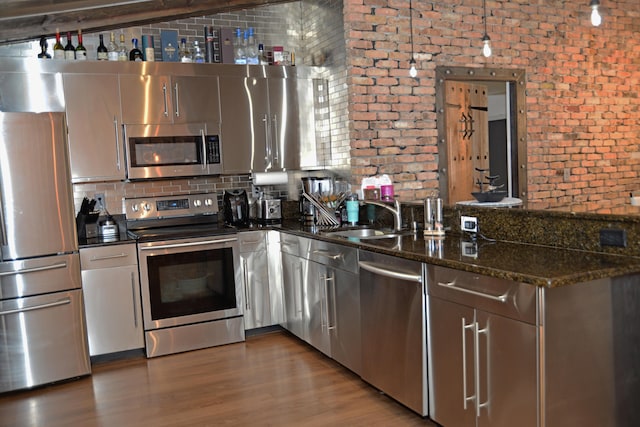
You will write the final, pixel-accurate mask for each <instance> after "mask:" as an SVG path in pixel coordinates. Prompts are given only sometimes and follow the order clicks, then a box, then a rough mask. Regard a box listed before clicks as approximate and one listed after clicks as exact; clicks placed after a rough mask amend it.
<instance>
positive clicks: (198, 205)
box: [193, 199, 202, 208]
mask: <svg viewBox="0 0 640 427" xmlns="http://www.w3.org/2000/svg"><path fill="white" fill-rule="evenodd" d="M193 206H195V207H196V208H199V207H200V206H202V201H200V199H195V200H194V201H193Z"/></svg>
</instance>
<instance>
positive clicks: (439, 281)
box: [427, 265, 537, 324]
mask: <svg viewBox="0 0 640 427" xmlns="http://www.w3.org/2000/svg"><path fill="white" fill-rule="evenodd" d="M427 270H428V279H427V289H428V293H429V295H430V296H433V297H438V298H442V299H445V300H449V301H452V302H457V303H459V304H463V305H467V306H469V307H475V308H478V309H480V310H484V311H487V312H489V313H495V314H498V315H501V316H505V317H509V318H511V319H516V320H521V321H524V322H528V323H531V324H535V323H536V307H537V292H536V291H537V287H536V286H533V285H528V284H526V283H519V282H514V281H511V280H506V279H499V278H495V277H490V276H483V275H480V274H474V273H469V272H466V271H460V270H455V269H452V268H446V267H438V266H433V265H430V266H428V268H427Z"/></svg>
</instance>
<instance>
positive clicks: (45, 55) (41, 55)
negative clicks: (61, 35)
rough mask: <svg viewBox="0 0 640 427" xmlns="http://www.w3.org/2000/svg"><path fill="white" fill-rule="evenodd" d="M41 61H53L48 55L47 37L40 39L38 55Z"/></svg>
mask: <svg viewBox="0 0 640 427" xmlns="http://www.w3.org/2000/svg"><path fill="white" fill-rule="evenodd" d="M38 58H40V59H51V55H49V54H48V53H47V38H46V37H45V36H42V37H40V53H39V54H38Z"/></svg>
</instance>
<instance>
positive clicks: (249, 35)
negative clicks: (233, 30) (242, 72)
mask: <svg viewBox="0 0 640 427" xmlns="http://www.w3.org/2000/svg"><path fill="white" fill-rule="evenodd" d="M244 37H245V40H246V46H247V47H246V52H247V64H252V65H257V64H259V63H260V61H259V59H258V46H256V40H255V37H254V33H253V27H249V29H248V30H247V31H246V32H245V36H244Z"/></svg>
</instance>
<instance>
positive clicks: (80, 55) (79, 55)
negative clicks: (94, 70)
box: [76, 30, 87, 61]
mask: <svg viewBox="0 0 640 427" xmlns="http://www.w3.org/2000/svg"><path fill="white" fill-rule="evenodd" d="M76 59H77V60H78V61H86V60H87V49H86V48H85V47H84V45H83V44H82V30H78V46H76Z"/></svg>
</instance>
